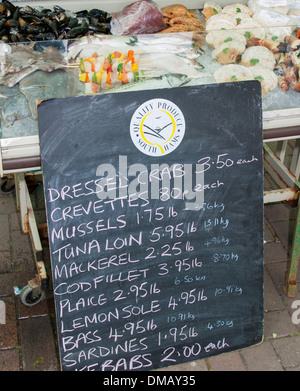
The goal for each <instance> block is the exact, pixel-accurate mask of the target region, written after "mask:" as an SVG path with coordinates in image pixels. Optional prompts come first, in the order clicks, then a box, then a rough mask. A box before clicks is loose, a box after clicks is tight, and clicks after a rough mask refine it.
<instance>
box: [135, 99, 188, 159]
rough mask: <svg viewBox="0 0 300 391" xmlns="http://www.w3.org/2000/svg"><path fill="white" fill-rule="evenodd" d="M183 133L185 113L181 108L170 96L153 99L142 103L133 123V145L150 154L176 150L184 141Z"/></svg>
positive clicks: (156, 154)
mask: <svg viewBox="0 0 300 391" xmlns="http://www.w3.org/2000/svg"><path fill="white" fill-rule="evenodd" d="M184 133H185V120H184V116H183V114H182V112H181V110H180V109H179V107H178V106H177V105H175V104H174V103H173V102H171V101H169V100H167V99H159V98H158V99H151V100H148V101H147V102H145V103H143V104H142V105H141V106H139V107H138V108H137V109H136V111H135V113H134V114H133V116H132V118H131V122H130V135H131V139H132V141H133V143H134V145H135V146H136V147H137V149H139V150H140V151H141V152H143V153H144V154H146V155H150V156H164V155H167V154H168V153H171V152H173V151H174V150H175V149H176V148H177V147H178V146H179V144H180V143H181V141H182V140H183V137H184Z"/></svg>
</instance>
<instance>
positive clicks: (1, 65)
mask: <svg viewBox="0 0 300 391" xmlns="http://www.w3.org/2000/svg"><path fill="white" fill-rule="evenodd" d="M260 2H261V3H262V4H260ZM142 3H144V0H139V1H137V2H135V3H133V4H132V5H131V7H130V8H131V9H133V8H134V7H136V10H139V13H138V17H142V16H141V15H142V13H141V10H140V9H139V6H140V5H141V4H142ZM152 3H153V1H149V0H147V4H148V5H149V6H150V4H151V6H152V5H153V4H152ZM265 4H267V2H265V0H249V2H248V3H247V4H241V3H235V4H230V5H228V6H224V7H221V6H220V5H218V4H217V3H214V2H207V3H205V4H204V6H203V9H201V10H191V9H188V8H187V7H186V6H184V5H182V4H174V5H170V6H167V7H163V8H161V9H158V7H157V5H155V4H154V5H155V9H154V8H153V14H152V13H151V12H150V10H149V13H148V18H149V19H148V20H149V24H148V26H149V25H151V23H152V22H153V24H152V27H151V28H157V32H156V33H153V34H148V33H147V34H133V33H130V34H128V35H127V33H128V31H127V33H125V34H124V35H115V34H114V30H113V29H112V26H113V23H112V21H113V19H115V18H116V17H117V16H118V15H110V14H108V13H106V12H105V11H101V10H98V9H92V10H90V11H87V10H86V11H80V12H76V13H73V12H70V11H67V10H64V9H62V8H61V7H59V6H54V7H53V10H49V9H46V8H43V7H35V8H33V7H30V6H26V7H18V6H15V5H13V4H12V3H10V2H9V1H3V2H1V3H0V25H1V26H0V38H1V39H0V121H1V127H0V137H16V136H25V135H32V134H37V133H38V126H37V109H36V101H39V100H43V99H50V98H62V97H67V96H77V95H82V94H100V93H101V94H106V93H117V92H122V91H139V90H146V89H159V88H172V87H181V86H189V85H201V84H209V83H224V82H234V81H239V80H258V81H259V82H260V83H261V87H262V96H263V101H262V106H263V109H264V110H275V109H284V108H291V107H300V94H299V92H300V80H299V68H300V29H299V28H297V27H296V25H297V23H298V22H297V19H290V18H291V17H292V15H290V14H289V11H288V10H287V9H284V12H286V13H285V14H283V13H279V10H278V8H275V9H273V8H274V7H273V8H272V10H271V9H266V8H264V5H265ZM133 6H134V7H133ZM132 7H133V8H132ZM270 8H271V7H270ZM285 8H286V7H285ZM127 11H128V8H127ZM127 11H126V7H125V8H124V9H123V10H122V13H124V12H127ZM157 12H158V13H159V15H158V14H157ZM280 12H282V9H281V8H280ZM154 13H155V15H156V16H155V15H154ZM116 14H117V13H116ZM274 14H276V15H277V17H276V18H275V19H274V20H275V21H274V22H273V23H271V22H270V17H271V16H272V15H273V17H274ZM120 15H121V14H119V16H118V17H119V18H120ZM278 15H279V16H278ZM152 16H153V18H152ZM158 16H159V18H160V20H162V21H163V24H160V25H159V23H160V22H159V23H157V20H156V21H155V18H156V17H158ZM294 16H297V15H294ZM161 18H162V19H161ZM137 21H139V22H138V23H137ZM154 21H155V23H154ZM134 25H141V19H135V20H133V22H132V23H131V26H133V27H134ZM155 26H156V27H155ZM158 26H159V28H158ZM1 132H2V135H1Z"/></svg>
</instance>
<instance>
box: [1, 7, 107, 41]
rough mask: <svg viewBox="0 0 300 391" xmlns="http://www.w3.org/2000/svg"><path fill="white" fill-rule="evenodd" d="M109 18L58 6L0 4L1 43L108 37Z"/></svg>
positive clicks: (98, 12)
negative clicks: (92, 36)
mask: <svg viewBox="0 0 300 391" xmlns="http://www.w3.org/2000/svg"><path fill="white" fill-rule="evenodd" d="M110 20H111V17H110V15H109V14H108V13H107V12H105V11H102V10H99V9H92V10H90V11H87V10H83V11H79V12H75V13H74V12H71V11H68V10H65V9H63V8H61V7H59V6H58V5H55V6H54V7H53V9H48V8H44V7H31V6H29V5H27V6H25V7H19V6H17V5H14V4H12V3H11V2H9V1H2V2H1V3H0V40H1V41H3V42H5V43H8V42H12V43H13V42H31V41H51V40H57V39H58V40H61V39H72V38H79V37H82V36H84V35H86V34H90V35H91V34H94V33H101V34H109V33H110Z"/></svg>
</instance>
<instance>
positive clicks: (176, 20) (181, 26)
mask: <svg viewBox="0 0 300 391" xmlns="http://www.w3.org/2000/svg"><path fill="white" fill-rule="evenodd" d="M161 11H162V14H163V16H164V20H165V22H166V26H167V27H166V28H165V29H164V30H162V31H160V32H161V33H174V32H176V33H178V32H182V31H203V30H205V23H204V21H203V19H202V18H201V14H200V13H199V11H198V12H197V10H189V9H188V8H187V7H185V6H184V5H182V4H174V5H169V6H167V7H164V8H162V9H161Z"/></svg>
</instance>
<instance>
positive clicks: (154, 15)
mask: <svg viewBox="0 0 300 391" xmlns="http://www.w3.org/2000/svg"><path fill="white" fill-rule="evenodd" d="M111 17H112V19H111V33H112V34H114V35H131V34H132V35H136V34H153V33H156V32H158V31H161V30H163V29H165V28H166V27H167V26H166V23H165V21H164V18H163V15H162V12H161V10H160V9H159V7H158V6H157V5H156V3H154V2H153V1H152V0H139V1H136V2H134V3H132V4H129V5H127V6H126V7H125V8H124V9H123V10H122V11H119V12H114V13H112V14H111Z"/></svg>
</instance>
